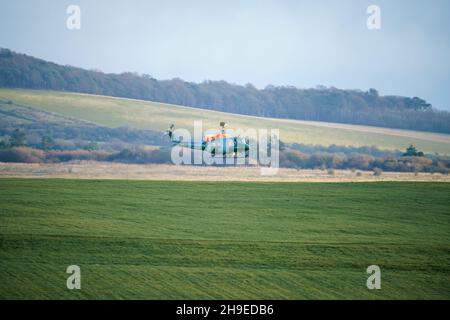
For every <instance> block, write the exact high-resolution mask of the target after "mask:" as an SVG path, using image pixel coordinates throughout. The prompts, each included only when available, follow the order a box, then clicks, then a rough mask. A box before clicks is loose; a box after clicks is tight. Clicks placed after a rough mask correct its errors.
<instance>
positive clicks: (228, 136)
mask: <svg viewBox="0 0 450 320" xmlns="http://www.w3.org/2000/svg"><path fill="white" fill-rule="evenodd" d="M230 137H231V135H229V134H228V133H219V134H216V135H215V136H207V137H206V142H209V141H213V140H217V139H224V138H230Z"/></svg>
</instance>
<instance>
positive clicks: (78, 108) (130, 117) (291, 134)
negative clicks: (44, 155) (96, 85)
mask: <svg viewBox="0 0 450 320" xmlns="http://www.w3.org/2000/svg"><path fill="white" fill-rule="evenodd" d="M0 99H2V100H13V101H14V102H15V103H17V104H22V105H26V106H29V107H32V108H37V109H40V110H45V111H50V112H55V113H58V114H60V115H64V116H69V117H74V118H77V119H81V120H87V121H92V122H94V123H97V124H101V125H105V126H110V127H117V126H124V125H127V126H130V127H134V128H139V129H151V130H164V129H166V128H167V127H168V126H169V125H170V124H171V123H174V124H175V125H176V126H177V127H183V128H188V129H189V128H191V127H192V125H193V121H194V120H203V122H204V129H209V128H217V126H218V123H219V121H227V122H228V123H229V125H230V127H231V128H248V127H252V128H278V129H280V132H281V139H282V140H283V141H286V142H297V143H305V144H320V145H326V146H328V145H331V144H337V145H349V146H372V145H373V146H377V147H378V148H381V149H390V150H395V149H398V150H404V149H405V148H406V147H407V146H408V145H409V144H414V145H415V146H417V147H418V148H419V149H421V150H423V151H425V152H428V153H435V152H438V153H441V154H450V135H445V134H434V133H426V132H418V131H406V130H398V129H386V128H377V127H368V126H356V125H345V124H336V123H323V122H309V121H297V120H280V119H269V118H258V117H251V116H242V115H236V114H229V113H221V112H216V111H207V110H201V109H194V108H187V107H180V106H175V105H169V104H162V103H154V102H147V101H140V100H130V99H121V98H112V97H105V96H93V95H84V94H72V93H62V92H49V91H32V90H11V89H0Z"/></svg>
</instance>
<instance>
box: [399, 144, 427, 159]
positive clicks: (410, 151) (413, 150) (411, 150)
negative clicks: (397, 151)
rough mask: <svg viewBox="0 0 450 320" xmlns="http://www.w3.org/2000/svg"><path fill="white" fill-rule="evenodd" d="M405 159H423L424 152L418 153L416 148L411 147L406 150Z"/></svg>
mask: <svg viewBox="0 0 450 320" xmlns="http://www.w3.org/2000/svg"><path fill="white" fill-rule="evenodd" d="M403 156H404V157H423V156H424V153H423V152H422V151H417V149H416V147H414V146H413V145H410V146H409V147H408V148H406V152H405V153H404V154H403Z"/></svg>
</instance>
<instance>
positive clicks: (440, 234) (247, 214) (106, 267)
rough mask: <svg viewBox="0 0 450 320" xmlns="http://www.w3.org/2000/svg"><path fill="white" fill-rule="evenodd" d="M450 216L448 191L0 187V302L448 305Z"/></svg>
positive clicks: (385, 186)
mask: <svg viewBox="0 0 450 320" xmlns="http://www.w3.org/2000/svg"><path fill="white" fill-rule="evenodd" d="M215 191H217V192H215ZM449 204H450V184H446V183H358V184H353V183H342V184H323V183H322V184H321V183H317V184H307V183H305V184H292V183H228V184H223V183H208V182H157V181H153V182H150V181H147V182H145V181H141V182H138V181H94V180H90V181H89V180H33V179H31V180H20V179H10V180H9V179H8V180H6V179H1V180H0V246H1V250H0V283H1V286H0V298H3V299H4V298H55V299H60V298H74V299H78V298H137V299H160V298H161V299H162V298H166V299H174V298H182V299H183V298H199V299H206V298H227V299H228V298H276V299H294V298H295V299H297V298H300V299H303V298H306V299H307V298H344V299H347V298H367V299H379V298H412V299H417V298H419V299H422V298H428V299H432V298H437V299H449V298H450V288H449V286H448V284H449V281H450V267H449V266H450V251H449V249H448V244H449V242H450V232H449V231H450V212H449ZM71 264H77V265H79V266H80V267H81V274H82V282H81V286H82V289H81V290H79V291H70V290H68V289H66V286H65V285H66V278H67V276H68V275H67V274H66V273H65V270H66V267H67V266H68V265H71ZM372 264H377V265H379V266H380V267H381V269H382V289H381V290H377V291H369V290H368V289H367V288H366V286H365V283H366V279H367V274H366V268H367V266H369V265H372Z"/></svg>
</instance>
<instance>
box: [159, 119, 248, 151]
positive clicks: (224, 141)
mask: <svg viewBox="0 0 450 320" xmlns="http://www.w3.org/2000/svg"><path fill="white" fill-rule="evenodd" d="M226 126H227V123H226V122H224V121H221V122H220V128H221V129H220V133H218V134H215V135H205V136H204V137H203V138H202V140H201V141H192V140H191V141H183V140H181V139H178V137H175V135H174V134H173V131H174V127H175V126H174V125H173V124H172V125H171V126H170V127H169V129H167V130H166V131H165V132H164V133H165V134H166V135H168V136H169V138H170V140H171V141H172V144H173V145H179V146H181V147H185V148H191V149H196V150H202V151H204V152H208V153H210V154H211V156H212V157H217V156H222V157H224V158H225V157H234V158H247V157H248V156H249V150H250V143H249V141H248V140H246V139H245V138H242V137H240V136H236V135H232V134H229V133H227V132H226V130H225V127H226ZM239 155H244V157H242V156H239Z"/></svg>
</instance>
